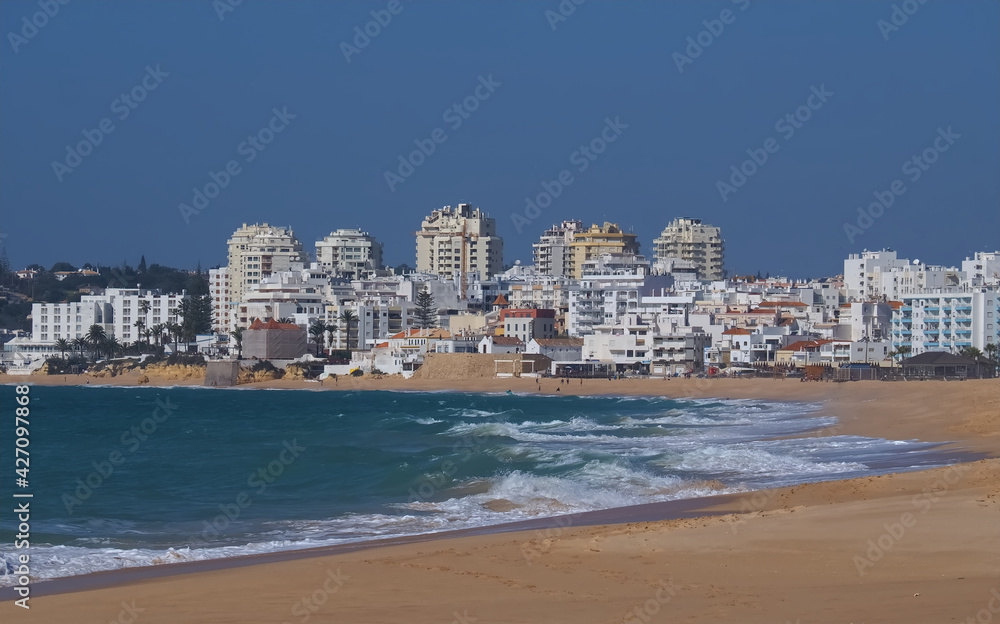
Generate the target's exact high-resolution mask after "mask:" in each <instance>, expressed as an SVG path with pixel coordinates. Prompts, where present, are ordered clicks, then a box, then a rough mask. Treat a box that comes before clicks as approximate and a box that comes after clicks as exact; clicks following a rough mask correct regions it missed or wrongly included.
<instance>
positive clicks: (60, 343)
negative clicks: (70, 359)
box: [56, 338, 70, 360]
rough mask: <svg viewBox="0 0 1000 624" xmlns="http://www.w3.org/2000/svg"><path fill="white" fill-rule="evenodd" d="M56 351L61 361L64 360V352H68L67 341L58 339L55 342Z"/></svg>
mask: <svg viewBox="0 0 1000 624" xmlns="http://www.w3.org/2000/svg"><path fill="white" fill-rule="evenodd" d="M56 349H59V353H60V354H61V355H62V359H64V360H65V359H66V352H67V351H69V349H70V346H69V341H68V340H66V339H65V338H60V339H59V340H56Z"/></svg>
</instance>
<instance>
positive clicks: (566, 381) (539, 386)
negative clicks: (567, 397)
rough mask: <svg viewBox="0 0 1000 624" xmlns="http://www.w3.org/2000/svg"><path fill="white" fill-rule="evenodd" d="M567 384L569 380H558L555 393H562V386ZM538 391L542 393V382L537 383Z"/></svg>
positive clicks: (581, 380)
mask: <svg viewBox="0 0 1000 624" xmlns="http://www.w3.org/2000/svg"><path fill="white" fill-rule="evenodd" d="M569 383H570V380H569V379H560V380H559V387H558V388H556V392H562V385H563V384H567V385H568V384H569ZM580 385H581V386H582V385H583V379H582V378H581V379H580ZM538 391H539V392H541V391H542V382H540V381H539V382H538ZM508 392H509V391H508Z"/></svg>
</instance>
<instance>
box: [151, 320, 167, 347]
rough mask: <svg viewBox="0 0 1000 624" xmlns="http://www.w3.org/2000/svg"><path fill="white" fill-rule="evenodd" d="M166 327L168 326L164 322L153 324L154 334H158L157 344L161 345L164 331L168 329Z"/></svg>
mask: <svg viewBox="0 0 1000 624" xmlns="http://www.w3.org/2000/svg"><path fill="white" fill-rule="evenodd" d="M166 329H167V326H166V325H164V324H163V323H157V324H156V325H153V327H152V332H153V335H154V336H156V346H160V342H162V341H163V332H164V331H166Z"/></svg>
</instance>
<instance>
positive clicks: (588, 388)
mask: <svg viewBox="0 0 1000 624" xmlns="http://www.w3.org/2000/svg"><path fill="white" fill-rule="evenodd" d="M64 377H65V378H66V381H64V380H63V378H64ZM138 377H139V375H138V374H137V373H135V372H132V373H128V374H125V375H119V376H117V377H110V378H92V377H89V376H87V375H85V374H84V375H78V376H73V375H68V376H63V375H26V376H20V375H2V374H0V385H15V384H25V383H27V384H33V385H36V386H38V387H40V388H44V387H53V386H81V387H82V386H87V387H125V388H131V387H143V388H170V387H191V388H203V389H206V390H312V391H316V392H324V391H342V392H349V391H371V390H387V391H410V392H454V393H480V394H482V393H497V394H503V393H506V391H507V390H510V391H512V392H513V393H515V394H524V395H538V396H608V397H652V396H656V397H662V398H672V399H734V400H766V401H785V402H800V403H817V404H821V405H822V409H821V411H822V413H823V414H824V415H830V416H833V417H835V418H836V419H837V425H835V427H834V429H835V430H837V431H838V432H840V433H843V434H848V435H862V436H868V437H879V438H886V439H911V440H912V439H919V440H922V441H926V442H943V443H949V444H955V445H959V446H956V448H968V449H970V450H975V451H979V452H984V453H989V454H992V455H995V456H1000V379H970V380H966V381H935V380H922V381H854V382H847V383H833V382H800V381H794V380H791V379H729V378H717V379H670V380H662V379H622V380H606V379H585V380H583V384H580V383H579V380H570V383H568V384H560V383H559V380H558V379H542V380H535V379H528V378H503V379H498V378H483V379H461V380H453V379H423V378H412V379H403V378H401V377H396V376H392V377H383V378H381V379H375V378H372V377H370V376H366V377H359V378H352V377H342V378H340V379H339V380H338V381H337V382H333V383H331V382H329V380H327V383H324V384H322V385H321V384H320V383H318V382H315V381H306V380H285V379H278V380H273V381H265V382H257V383H253V384H240V385H237V386H231V387H228V388H215V387H211V386H204V385H202V381H201V380H200V379H199V380H191V379H184V380H172V379H162V378H150V383H143V384H140V383H138V381H137V380H138ZM87 380H89V381H90V382H91V383H90V384H86V383H85V382H86V381H87ZM82 382H83V383H82ZM539 387H540V388H541V390H538V388H539ZM983 388H993V391H992V394H990V393H989V392H988V391H987V392H983V391H982V390H981V389H983ZM962 389H968V390H970V392H969V393H966V392H962V391H961V390H962ZM965 394H970V396H971V397H972V399H971V400H972V401H973V403H974V404H973V405H972V407H974V408H977V409H978V408H981V407H983V405H978V404H975V403H977V402H978V403H982V402H983V401H984V400H986V401H988V400H989V399H992V405H993V406H994V408H995V410H994V416H993V417H992V418H991V417H990V416H989V415H988V414H987V415H986V418H987V421H988V422H985V423H983V422H978V419H977V418H969V417H967V416H965V415H963V414H956V413H954V412H947V413H948V414H949V416H955V417H956V420H955V421H948V420H944V419H942V418H940V417H939V416H940V415H941V413H942V412H941V410H940V409H939V405H938V404H939V403H940V400H941V397H943V396H944V397H951V398H953V399H954V403H955V405H961V404H962V403H963V399H964V395H965ZM887 400H892V402H893V405H892V406H889V407H888V408H887V409H889V410H890V411H899V412H901V413H902V414H903V415H904V417H903V418H899V419H895V420H893V421H892V422H887V420H888V419H885V418H868V417H867V416H868V415H869V412H870V409H869V408H870V407H871V406H870V405H868V404H869V403H873V402H876V401H887ZM899 408H905V409H899ZM945 408H946V409H949V408H951V406H945Z"/></svg>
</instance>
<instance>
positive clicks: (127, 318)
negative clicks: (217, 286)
mask: <svg viewBox="0 0 1000 624" xmlns="http://www.w3.org/2000/svg"><path fill="white" fill-rule="evenodd" d="M92 296H94V297H103V298H104V300H108V301H109V302H110V303H111V310H112V333H113V334H114V335H115V336H116V337H118V339H119V340H120V341H121V342H123V343H125V342H135V341H137V340H144V338H143V337H141V336H140V335H139V328H138V327H136V326H135V322H136V321H137V320H142V322H143V325H144V326H145V329H150V328H152V327H153V326H155V325H162V324H165V323H177V324H180V323H182V322H183V321H184V317H183V316H181V314H180V307H181V302H183V301H184V300H185V299H187V298H188V295H187V291H182V292H181V294H179V295H178V294H176V293H170V294H165V295H164V294H161V293H160V292H159V291H158V290H139V289H137V288H108V289H107V290H105V291H104V295H92ZM87 298H88V296H84V297H82V298H81V300H83V301H85V300H87ZM142 302H146V303H148V304H149V311H148V312H146V313H143V311H142V308H141V307H140V304H141V303H142Z"/></svg>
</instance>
